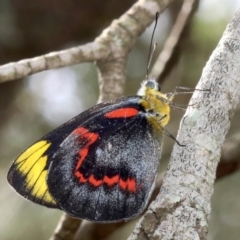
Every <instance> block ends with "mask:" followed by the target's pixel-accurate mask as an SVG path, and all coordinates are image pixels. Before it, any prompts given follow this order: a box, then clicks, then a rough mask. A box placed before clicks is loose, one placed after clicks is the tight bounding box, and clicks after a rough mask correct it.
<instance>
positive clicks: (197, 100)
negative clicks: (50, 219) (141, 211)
mask: <svg viewBox="0 0 240 240" xmlns="http://www.w3.org/2000/svg"><path fill="white" fill-rule="evenodd" d="M239 34H240V11H238V12H237V13H236V15H235V16H234V18H233V20H232V21H231V23H230V24H229V25H228V27H227V29H226V31H225V32H224V35H223V37H222V39H221V40H220V42H219V44H218V46H217V48H216V49H215V51H214V52H213V54H212V56H211V57H210V59H209V61H208V62H207V65H206V66H205V68H204V70H203V73H202V77H201V79H200V82H199V83H198V85H197V87H196V88H197V89H210V90H211V91H210V92H209V91H195V93H194V94H193V97H192V99H191V101H190V104H191V105H192V106H191V107H189V108H188V109H187V111H186V113H185V116H184V118H183V120H182V122H181V127H180V130H179V134H178V140H179V141H180V142H181V143H185V144H186V147H180V146H178V145H176V144H175V146H174V149H173V153H172V156H171V160H170V163H169V167H168V170H167V172H166V174H165V177H164V182H163V186H162V188H161V191H160V194H159V195H158V197H157V199H156V201H154V202H153V203H152V204H151V205H150V208H149V210H148V211H147V213H146V214H145V215H144V217H143V218H142V219H141V220H140V221H139V223H138V224H137V226H136V228H135V230H134V232H133V234H132V235H131V236H130V238H129V240H133V239H184V240H190V239H206V237H207V232H208V220H209V216H210V211H211V207H210V198H211V196H212V193H213V186H214V180H215V177H216V168H217V165H218V162H219V159H220V153H221V147H222V145H223V142H224V139H225V135H226V133H227V131H228V130H229V126H230V119H231V117H232V115H233V112H234V110H235V108H236V106H237V104H238V102H239V97H240V59H239V58H240V41H239V39H240V36H239Z"/></svg>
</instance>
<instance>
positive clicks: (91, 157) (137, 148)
mask: <svg viewBox="0 0 240 240" xmlns="http://www.w3.org/2000/svg"><path fill="white" fill-rule="evenodd" d="M140 100H141V98H140V97H131V98H128V99H126V98H125V99H124V100H122V101H121V100H120V101H118V102H117V103H115V104H114V105H110V106H109V107H108V108H104V109H102V111H101V114H98V115H95V116H94V117H93V118H90V119H89V120H87V121H85V122H84V123H82V124H81V125H80V126H79V127H77V128H76V129H74V131H73V132H72V133H71V134H70V135H69V136H68V137H67V138H66V139H65V140H64V141H63V142H62V143H61V145H60V146H59V148H58V150H57V151H56V153H55V154H54V155H53V161H51V163H50V167H49V170H48V171H49V172H48V177H47V185H48V188H49V192H50V194H51V195H52V196H53V198H54V199H55V200H56V202H57V203H58V204H59V205H60V207H61V208H62V209H63V210H64V211H66V212H67V213H68V214H70V215H71V216H73V217H77V218H84V219H87V220H91V221H96V222H116V221H120V220H128V219H130V218H133V217H135V216H136V215H139V214H140V213H141V212H142V211H143V210H144V208H145V207H146V204H147V202H148V199H149V197H150V195H151V192H152V190H153V186H154V182H155V177H156V175H157V170H158V165H159V157H160V150H161V136H162V133H160V134H156V132H155V131H154V129H153V128H152V126H151V125H150V124H149V123H148V121H147V117H146V113H145V112H144V109H142V108H141V106H140V104H139V102H140Z"/></svg>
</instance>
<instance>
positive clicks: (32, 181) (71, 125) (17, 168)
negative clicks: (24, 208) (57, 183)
mask: <svg viewBox="0 0 240 240" xmlns="http://www.w3.org/2000/svg"><path fill="white" fill-rule="evenodd" d="M116 104H117V103H116ZM109 105H114V102H108V103H101V104H98V105H96V106H94V107H92V108H90V109H89V110H87V111H85V112H83V113H81V114H79V115H78V116H76V117H75V118H73V119H72V120H70V121H68V122H67V123H65V124H63V125H62V126H60V127H58V128H57V129H55V130H53V131H52V132H50V133H49V134H47V135H46V136H44V137H43V138H41V139H40V140H39V141H37V142H35V143H34V144H33V145H31V146H30V147H29V148H27V149H26V150H25V151H23V152H22V154H21V155H20V156H19V157H18V158H17V159H16V160H15V161H14V162H13V164H12V166H11V168H10V170H9V172H8V176H7V179H8V182H9V183H10V185H11V186H12V187H13V188H14V189H15V190H16V191H17V192H18V193H19V194H20V195H22V196H23V197H25V198H27V199H29V200H31V201H33V202H35V203H38V204H41V205H45V206H47V207H52V208H59V205H58V203H57V202H56V201H55V200H54V198H53V197H52V196H51V194H50V193H49V189H48V186H47V182H46V178H47V175H48V169H49V164H50V163H51V161H52V160H53V155H54V154H55V153H56V151H57V150H58V149H59V146H60V144H61V143H62V142H63V141H64V139H65V138H66V137H67V136H68V135H69V134H70V133H71V132H72V131H74V129H76V128H77V127H78V126H80V125H81V124H83V123H84V122H86V121H89V120H91V118H94V117H95V116H97V115H99V114H101V112H102V111H103V110H104V109H105V108H109ZM63 174H64V173H63Z"/></svg>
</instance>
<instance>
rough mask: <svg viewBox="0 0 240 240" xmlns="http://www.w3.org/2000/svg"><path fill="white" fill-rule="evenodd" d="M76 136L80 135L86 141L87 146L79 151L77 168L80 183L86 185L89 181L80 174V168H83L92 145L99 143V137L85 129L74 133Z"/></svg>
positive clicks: (81, 128)
mask: <svg viewBox="0 0 240 240" xmlns="http://www.w3.org/2000/svg"><path fill="white" fill-rule="evenodd" d="M74 133H75V134H77V135H79V136H80V137H81V139H85V140H86V143H85V145H84V146H83V147H82V148H81V149H80V150H79V152H78V154H79V156H80V157H79V159H78V162H77V165H76V168H75V172H74V174H75V176H76V177H77V178H78V179H79V182H81V183H84V182H86V181H87V179H86V178H85V177H84V176H83V174H82V173H80V172H79V168H80V167H81V166H82V164H83V161H84V160H85V158H86V157H87V155H88V151H89V147H90V145H92V144H93V143H94V142H96V141H97V139H98V137H99V135H98V134H96V133H93V132H89V131H88V129H86V128H84V127H79V128H77V129H76V130H75V131H74Z"/></svg>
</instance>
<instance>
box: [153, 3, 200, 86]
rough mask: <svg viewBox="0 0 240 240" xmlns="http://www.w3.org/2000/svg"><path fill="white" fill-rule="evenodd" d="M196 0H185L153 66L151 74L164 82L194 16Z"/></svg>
mask: <svg viewBox="0 0 240 240" xmlns="http://www.w3.org/2000/svg"><path fill="white" fill-rule="evenodd" d="M196 1H197V0H184V1H183V5H182V7H181V10H180V11H179V14H178V16H177V18H176V21H175V24H174V26H173V27H172V30H171V32H170V34H169V37H168V39H167V40H166V42H165V44H164V46H163V50H162V52H161V53H160V55H159V57H158V58H157V60H156V62H155V64H154V66H153V68H152V71H151V74H150V76H152V77H154V78H156V79H159V80H158V81H159V82H162V80H163V79H164V77H163V75H166V71H167V70H168V73H169V71H170V69H172V67H170V66H169V65H170V64H171V61H170V60H171V59H172V58H173V57H174V56H175V50H176V49H177V47H178V46H179V45H180V44H181V42H182V41H181V36H182V34H183V32H184V30H185V29H186V28H187V27H188V23H189V21H190V20H191V17H192V16H193V12H194V11H195V9H196V8H194V5H195V3H196ZM175 58H176V56H175ZM164 73H165V74H164Z"/></svg>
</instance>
